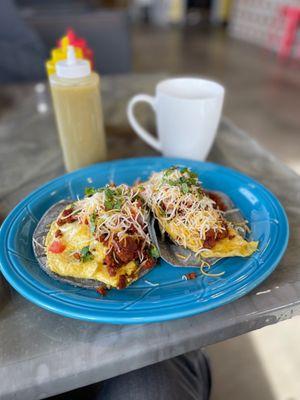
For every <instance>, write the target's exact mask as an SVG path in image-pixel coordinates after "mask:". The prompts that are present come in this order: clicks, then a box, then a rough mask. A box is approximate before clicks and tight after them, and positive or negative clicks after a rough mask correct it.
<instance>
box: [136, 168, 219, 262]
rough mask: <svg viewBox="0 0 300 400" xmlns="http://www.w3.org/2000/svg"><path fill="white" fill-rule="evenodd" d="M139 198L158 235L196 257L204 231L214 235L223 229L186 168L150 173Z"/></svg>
mask: <svg viewBox="0 0 300 400" xmlns="http://www.w3.org/2000/svg"><path fill="white" fill-rule="evenodd" d="M191 177H192V178H191ZM186 183H187V184H188V186H187V184H186ZM183 185H186V186H183ZM141 195H142V196H143V198H144V199H145V200H146V202H147V204H148V205H149V207H150V208H151V210H152V211H153V213H154V215H155V217H156V218H157V219H158V221H159V223H160V227H161V229H162V231H163V232H164V231H167V233H168V234H169V235H170V236H171V238H172V240H173V241H174V242H175V243H176V244H178V245H180V246H183V247H185V248H190V249H192V250H193V251H195V252H196V253H197V254H200V253H201V251H203V250H205V249H203V243H204V241H205V239H206V235H207V232H208V231H210V230H213V231H214V232H215V233H217V232H218V231H223V230H224V229H226V227H224V226H225V224H224V217H223V213H222V212H221V211H220V210H218V209H216V208H215V202H214V201H213V200H212V199H210V198H209V197H208V196H207V195H205V193H204V192H203V190H202V188H201V184H200V182H199V179H198V177H197V178H195V174H193V173H192V172H191V171H190V170H188V169H186V168H185V169H183V170H182V169H180V168H170V169H169V170H164V171H161V172H157V173H153V174H152V176H151V177H150V179H149V181H147V182H146V183H144V184H143V189H142V191H141ZM172 232H176V235H175V236H174V235H172Z"/></svg>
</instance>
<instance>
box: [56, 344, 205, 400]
mask: <svg viewBox="0 0 300 400" xmlns="http://www.w3.org/2000/svg"><path fill="white" fill-rule="evenodd" d="M210 385H211V379H210V369H209V365H208V362H207V359H206V357H205V356H204V354H203V353H202V352H201V351H200V350H197V351H193V352H191V353H187V354H183V355H181V356H178V357H175V358H172V359H170V360H166V361H162V362H160V363H157V364H153V365H150V366H148V367H144V368H141V369H138V370H136V371H132V372H129V373H127V374H124V375H120V376H117V377H116V378H111V379H108V380H106V381H103V382H101V383H99V384H95V385H91V386H88V387H85V388H81V389H77V390H73V391H72V392H68V393H64V394H62V395H59V396H55V397H52V398H51V400H69V399H70V400H83V399H84V400H208V398H209V393H210ZM49 400H50V399H49Z"/></svg>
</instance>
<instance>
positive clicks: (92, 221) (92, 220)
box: [90, 212, 97, 233]
mask: <svg viewBox="0 0 300 400" xmlns="http://www.w3.org/2000/svg"><path fill="white" fill-rule="evenodd" d="M96 219H97V213H96V212H93V214H92V215H90V230H91V233H95V230H96Z"/></svg>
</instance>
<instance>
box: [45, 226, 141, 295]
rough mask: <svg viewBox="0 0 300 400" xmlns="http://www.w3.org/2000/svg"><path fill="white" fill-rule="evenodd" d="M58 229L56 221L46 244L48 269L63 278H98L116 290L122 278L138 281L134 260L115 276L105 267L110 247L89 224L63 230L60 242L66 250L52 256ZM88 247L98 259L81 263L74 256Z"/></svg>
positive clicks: (64, 227) (62, 228) (66, 227)
mask: <svg viewBox="0 0 300 400" xmlns="http://www.w3.org/2000/svg"><path fill="white" fill-rule="evenodd" d="M57 228H58V226H57V224H56V222H55V221H54V222H53V223H52V224H51V227H50V230H49V232H48V234H47V237H46V243H45V245H46V253H47V261H48V266H49V268H50V269H51V271H52V272H55V273H56V274H58V275H60V276H67V277H73V278H81V279H95V280H97V281H99V282H103V283H105V284H106V285H109V286H112V287H117V285H118V282H119V277H120V275H132V280H135V279H136V278H137V277H135V276H134V275H133V274H134V272H135V271H136V269H137V264H136V262H135V261H131V262H129V263H128V264H126V265H123V266H122V267H120V268H119V269H118V270H117V274H116V275H115V276H110V275H109V273H108V271H107V268H106V266H105V265H103V261H104V258H105V255H106V252H107V248H106V247H105V246H104V245H103V244H102V243H100V242H98V241H96V240H95V239H94V238H93V237H92V235H91V233H90V229H89V227H88V225H85V224H79V223H78V222H73V223H68V224H65V225H64V226H62V227H59V228H60V230H61V231H62V233H63V237H62V238H61V239H60V241H61V242H62V243H63V245H64V246H66V247H65V249H64V251H63V252H61V253H59V254H57V253H52V252H51V251H49V246H50V245H51V243H52V242H53V241H54V240H57V239H56V238H55V232H56V231H57ZM85 246H89V247H90V249H91V251H92V253H93V256H94V258H93V260H87V261H85V262H80V261H79V260H76V259H75V258H74V255H73V254H74V253H75V252H77V251H79V250H80V249H82V248H83V247H85ZM127 279H128V278H127Z"/></svg>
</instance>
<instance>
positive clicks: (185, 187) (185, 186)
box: [181, 182, 189, 194]
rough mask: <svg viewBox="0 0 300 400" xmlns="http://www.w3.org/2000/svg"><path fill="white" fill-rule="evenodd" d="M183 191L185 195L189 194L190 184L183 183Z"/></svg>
mask: <svg viewBox="0 0 300 400" xmlns="http://www.w3.org/2000/svg"><path fill="white" fill-rule="evenodd" d="M181 191H182V193H184V194H186V193H188V192H189V187H188V184H187V183H186V182H183V183H182V185H181Z"/></svg>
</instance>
